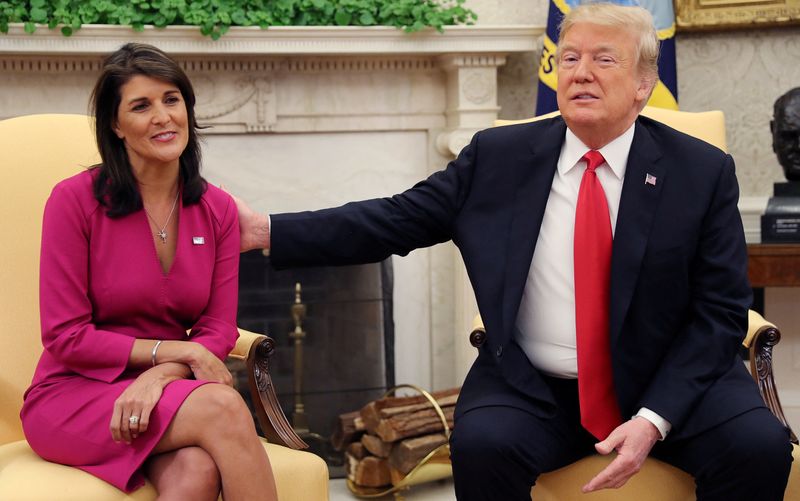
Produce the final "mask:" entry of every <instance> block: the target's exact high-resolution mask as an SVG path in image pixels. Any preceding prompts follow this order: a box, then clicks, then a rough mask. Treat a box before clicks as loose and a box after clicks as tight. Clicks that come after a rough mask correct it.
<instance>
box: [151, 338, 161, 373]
mask: <svg viewBox="0 0 800 501" xmlns="http://www.w3.org/2000/svg"><path fill="white" fill-rule="evenodd" d="M161 343H162V341H156V345H155V346H153V351H152V352H151V353H150V361H151V362H152V363H153V367H155V366H156V352H157V351H158V347H159V346H160V345H161Z"/></svg>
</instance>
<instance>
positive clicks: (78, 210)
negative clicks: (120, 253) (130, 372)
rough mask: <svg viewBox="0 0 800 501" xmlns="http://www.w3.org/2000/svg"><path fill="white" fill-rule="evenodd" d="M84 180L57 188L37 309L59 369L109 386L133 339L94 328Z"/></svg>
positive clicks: (46, 227)
mask: <svg viewBox="0 0 800 501" xmlns="http://www.w3.org/2000/svg"><path fill="white" fill-rule="evenodd" d="M87 178H88V176H87V177H86V178H85V177H83V176H78V177H74V178H70V179H68V180H66V181H62V182H61V183H59V184H58V185H57V186H56V187H55V188H54V189H53V192H52V193H51V194H50V198H49V199H48V201H47V205H46V206H45V210H44V219H43V223H42V247H41V259H40V278H39V305H40V317H41V325H42V344H43V345H44V348H45V350H46V351H47V352H48V353H49V354H50V355H52V356H53V357H54V358H55V359H56V360H57V361H58V362H60V363H61V364H62V365H64V366H65V367H67V368H68V369H70V370H71V371H74V372H76V373H78V374H80V375H82V376H84V377H87V378H90V379H97V380H100V381H105V382H111V381H113V380H115V379H116V378H117V377H118V376H119V375H120V374H121V373H122V372H123V371H124V370H125V368H126V367H127V365H128V357H129V355H130V352H131V348H132V346H133V344H134V339H133V338H132V337H130V336H126V335H124V334H121V333H118V332H113V331H107V330H102V329H98V328H97V327H96V326H95V324H94V323H93V315H92V304H91V302H90V300H89V241H90V236H91V234H90V233H91V231H90V223H89V218H90V215H91V213H92V212H93V211H94V210H97V203H96V202H95V201H94V199H93V198H91V196H90V195H89V196H87V194H86V193H83V192H82V190H86V192H87V193H91V191H90V190H91V188H90V182H89V180H88V179H87Z"/></svg>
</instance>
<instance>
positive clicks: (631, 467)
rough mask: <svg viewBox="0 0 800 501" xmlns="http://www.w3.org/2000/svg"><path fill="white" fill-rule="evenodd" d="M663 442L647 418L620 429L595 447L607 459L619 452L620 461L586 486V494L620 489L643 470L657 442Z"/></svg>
mask: <svg viewBox="0 0 800 501" xmlns="http://www.w3.org/2000/svg"><path fill="white" fill-rule="evenodd" d="M659 438H661V434H660V433H659V431H658V428H656V427H655V425H654V424H653V423H651V422H650V421H648V420H646V419H644V418H633V419H631V420H630V421H627V422H625V423H622V424H621V425H619V426H617V428H616V429H614V431H612V432H611V434H609V435H608V437H607V438H606V439H605V440H603V441H602V442H598V443H597V444H595V446H594V448H595V449H597V452H598V453H600V454H602V455H604V456H605V455H606V454H609V453H611V451H614V450H616V451H617V457H616V458H615V459H614V460H613V461H612V462H611V464H609V465H608V466H607V467H606V468H605V469H604V470H603V471H601V472H600V473H598V474H597V476H595V477H594V478H593V479H591V480H590V481H589V483H588V484H586V485H584V486H583V489H582V491H583V492H584V493H588V492H593V491H598V490H600V489H619V488H620V487H622V486H623V485H625V482H627V481H628V479H630V478H631V477H632V476H634V475H635V474H636V473H638V472H639V470H640V469H641V468H642V464H643V463H644V460H645V459H647V455H648V454H650V450H651V449H652V448H653V446H654V445H655V443H656V441H658V439H659Z"/></svg>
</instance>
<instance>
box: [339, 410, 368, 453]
mask: <svg viewBox="0 0 800 501" xmlns="http://www.w3.org/2000/svg"><path fill="white" fill-rule="evenodd" d="M365 429H366V428H365V427H364V420H363V419H361V414H360V412H359V411H353V412H346V413H344V414H340V415H339V419H338V421H337V423H336V428H335V429H334V430H333V435H332V436H331V445H332V446H333V448H334V450H337V451H342V450H344V449H345V447H347V445H348V444H349V443H350V442H355V441H356V440H359V439H360V438H361V435H362V434H363V433H364V430H365Z"/></svg>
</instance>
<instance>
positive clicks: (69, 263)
mask: <svg viewBox="0 0 800 501" xmlns="http://www.w3.org/2000/svg"><path fill="white" fill-rule="evenodd" d="M92 179H93V174H92V172H91V171H85V172H82V173H80V174H78V175H76V176H74V177H71V178H69V179H66V180H64V181H62V182H60V183H59V184H58V185H57V186H56V187H55V188H54V189H53V192H52V193H51V195H50V198H49V200H48V202H47V205H46V207H45V212H44V223H43V231H42V255H41V278H40V293H39V295H40V306H41V323H42V343H43V345H44V351H43V353H42V356H41V358H40V360H39V364H38V366H37V368H36V373H35V374H34V377H33V382H32V383H31V387H30V388H28V390H27V392H26V393H25V403H24V405H23V408H22V412H21V418H22V425H23V428H24V431H25V436H26V437H27V439H28V442H29V443H30V445H31V447H32V448H33V450H35V451H36V452H37V453H38V454H39V455H40V456H42V457H43V458H45V459H47V460H49V461H54V462H57V463H62V464H67V465H71V466H75V467H77V468H80V469H82V470H84V471H87V472H89V473H91V474H92V475H95V476H97V477H99V478H101V479H103V480H105V481H107V482H109V483H111V484H113V485H114V486H116V487H118V488H119V489H122V490H125V491H128V492H129V491H131V490H134V489H136V488H137V487H140V486H141V485H142V484H143V483H144V476H143V473H142V470H141V466H142V463H143V462H144V461H145V459H146V458H147V456H148V455H149V454H150V451H152V450H153V447H154V446H155V445H156V444H157V443H158V441H159V440H160V439H161V436H162V435H163V433H164V431H166V429H167V427H168V426H169V424H170V421H171V420H172V418H173V416H174V415H175V413H176V412H177V410H178V408H179V407H180V406H181V404H182V403H183V400H184V399H185V398H186V397H187V396H188V395H189V393H191V392H192V391H193V390H194V389H195V388H197V387H199V386H201V385H202V384H204V382H203V381H196V380H180V381H175V382H173V383H171V384H169V385H167V387H166V388H165V389H164V393H163V396H162V397H161V399H160V400H159V402H158V404H157V405H156V407H155V409H154V410H153V413H152V415H151V417H150V425H149V428H148V430H147V431H146V432H145V433H144V434H142V435H140V436H139V437H138V438H136V439H134V440H133V443H132V444H130V445H128V444H125V443H115V442H114V441H113V439H112V437H111V432H110V431H109V424H110V421H111V414H112V410H113V405H114V401H115V400H116V399H117V397H118V396H119V395H120V394H121V393H122V391H123V390H124V389H125V388H126V387H127V386H128V385H129V384H130V383H131V382H132V381H133V380H134V379H135V378H136V376H137V375H138V373H139V372H141V371H136V370H129V369H127V368H126V365H127V361H128V357H129V355H130V352H131V349H132V347H133V342H134V339H136V338H141V339H164V340H187V339H188V340H192V341H195V342H198V343H200V344H202V345H203V346H205V347H206V348H208V349H209V350H210V351H211V352H212V353H214V354H215V355H216V356H218V357H219V358H220V359H223V358H224V357H225V356H226V355H227V354H228V352H229V351H230V350H231V349H232V348H233V346H234V344H235V342H236V338H237V336H238V332H237V330H236V305H237V294H238V269H239V225H238V216H237V212H236V206H235V204H234V203H233V200H232V199H231V197H230V196H228V195H227V194H226V193H224V192H222V191H221V190H219V189H218V188H215V187H214V186H211V185H209V186H208V190H207V191H206V193H205V194H204V195H203V196H202V198H201V199H200V202H199V203H197V204H193V205H191V206H187V207H184V206H183V205H182V204H181V205H180V207H179V210H180V212H179V214H180V219H179V226H178V234H177V235H175V237H176V238H178V244H177V250H176V252H175V259H174V262H173V264H172V268H171V269H170V270H169V272H168V273H164V271H163V269H162V268H161V264H160V263H159V261H158V257H157V255H156V251H155V245H156V244H155V243H154V241H153V235H152V232H151V230H150V226H149V224H148V222H147V218H146V216H145V213H144V211H141V210H140V211H137V212H135V213H133V214H129V215H127V216H124V217H121V218H116V219H111V218H109V217H108V216H106V215H105V210H104V208H103V207H102V206H100V204H99V203H98V202H97V201H96V200H95V199H94V196H93V195H92ZM170 237H172V235H170ZM189 329H191V332H190V334H188V337H187V334H186V331H187V330H189ZM142 370H144V369H142Z"/></svg>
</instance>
